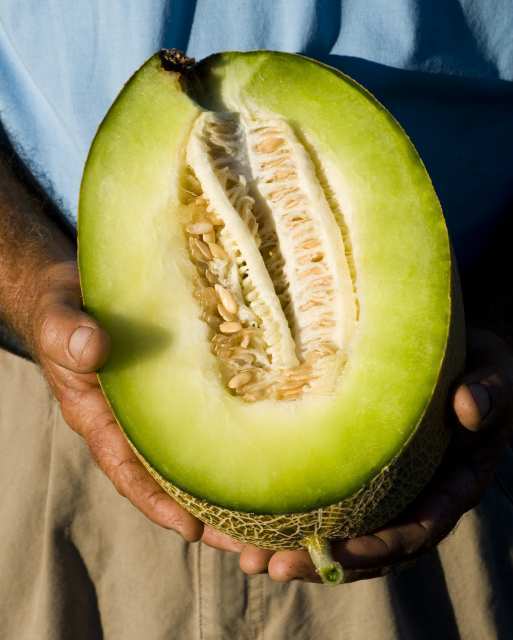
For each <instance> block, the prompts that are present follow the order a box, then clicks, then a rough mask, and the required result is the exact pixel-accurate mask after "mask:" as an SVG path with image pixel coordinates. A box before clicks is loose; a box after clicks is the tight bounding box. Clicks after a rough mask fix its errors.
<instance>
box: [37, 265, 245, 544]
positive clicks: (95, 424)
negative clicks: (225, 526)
mask: <svg viewBox="0 0 513 640" xmlns="http://www.w3.org/2000/svg"><path fill="white" fill-rule="evenodd" d="M40 277H41V278H42V279H44V281H45V282H44V286H43V287H42V294H41V295H40V299H39V301H38V304H37V306H36V313H35V315H34V318H33V339H32V344H33V345H34V351H35V354H34V355H35V357H36V358H37V360H38V361H39V363H40V365H41V367H42V369H43V372H44V374H45V376H46V378H47V380H48V382H49V383H50V385H51V388H52V390H53V392H54V394H55V396H56V397H57V399H58V401H59V403H60V406H61V410H62V414H63V416H64V418H65V420H66V422H67V423H68V424H69V426H70V427H71V428H72V429H73V430H74V431H76V432H77V433H78V434H80V435H81V436H82V437H83V438H84V439H85V441H86V442H87V445H88V446H89V449H90V450H91V453H92V455H93V457H94V459H95V460H96V462H97V463H98V465H99V466H100V468H101V469H102V470H103V471H104V472H105V474H106V475H107V476H108V477H109V478H110V480H111V481H112V483H113V484H114V486H115V487H116V489H117V491H118V492H119V493H120V494H121V495H122V496H125V497H126V498H128V499H129V500H130V502H132V504H134V505H135V506H136V507H137V508H138V509H139V510H140V511H142V512H143V513H144V514H145V515H146V516H147V517H148V518H149V519H150V520H152V521H153V522H155V523H156V524H159V525H161V526H163V527H166V528H170V529H175V530H176V531H178V532H179V533H180V534H181V535H182V536H183V537H184V538H185V539H186V540H189V541H193V540H198V539H200V538H202V539H203V540H204V541H205V542H206V543H207V544H211V545H212V546H215V547H217V548H221V549H225V550H233V551H238V550H239V549H240V548H241V545H239V544H238V543H236V542H235V541H232V540H231V539H230V538H228V537H227V536H223V535H222V534H218V533H217V532H215V531H213V530H211V529H210V528H208V527H206V528H205V529H204V528H203V525H202V524H201V523H200V522H199V521H198V520H197V519H196V518H194V517H193V516H192V515H190V514H189V513H187V511H185V510H184V509H182V508H181V507H180V506H179V505H178V504H177V503H176V502H175V501H174V500H172V499H171V498H170V497H169V496H168V495H167V494H166V493H165V492H164V491H163V490H162V489H161V488H160V487H159V486H158V484H157V483H156V482H155V481H154V480H153V478H152V477H151V476H150V475H149V474H148V473H147V471H146V470H145V469H144V467H143V466H142V465H141V463H140V462H139V461H138V459H137V458H136V456H135V455H134V453H133V451H132V449H131V448H130V447H129V445H128V443H127V441H126V439H125V437H124V435H123V434H122V432H121V430H120V429H119V427H118V425H117V423H116V421H115V419H114V416H113V414H112V412H111V410H110V408H109V406H108V405H107V403H106V401H105V399H104V397H103V394H102V392H101V389H100V387H99V384H98V380H97V377H96V374H95V371H96V370H97V369H98V368H99V367H101V365H102V364H103V363H104V362H105V360H106V359H107V357H108V354H109V336H108V335H107V334H106V333H105V331H104V330H103V329H101V328H100V327H99V326H98V324H97V322H96V321H95V320H94V319H93V318H91V316H89V315H87V314H86V313H84V312H83V311H82V310H81V298H80V287H79V282H78V274H77V269H76V266H75V264H74V262H64V263H59V264H56V265H53V266H51V267H49V268H48V269H46V270H45V272H44V273H42V274H40Z"/></svg>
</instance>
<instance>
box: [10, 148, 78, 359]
mask: <svg viewBox="0 0 513 640" xmlns="http://www.w3.org/2000/svg"><path fill="white" fill-rule="evenodd" d="M45 207H46V205H45V203H44V202H43V200H42V198H40V197H39V196H38V195H37V194H36V193H35V192H34V191H33V190H32V189H31V188H30V186H29V185H27V184H25V183H24V181H23V180H22V179H21V178H20V176H19V174H18V172H17V171H16V169H15V166H14V164H13V162H12V161H11V159H10V158H9V157H8V156H7V154H6V152H4V151H3V150H0V318H1V320H2V321H3V322H4V323H5V324H6V325H7V326H8V327H10V328H11V329H12V330H13V331H14V332H15V333H16V335H17V336H18V337H19V338H20V339H21V341H22V342H23V343H24V345H25V346H26V348H27V349H28V351H29V352H31V353H33V346H34V344H33V341H34V336H33V319H34V315H35V313H36V311H37V305H38V304H39V301H40V299H41V297H42V295H44V290H45V287H46V286H47V275H46V274H47V273H48V270H49V269H50V268H51V267H52V265H56V264H58V263H62V262H64V261H67V260H74V259H75V247H74V245H73V242H72V241H71V240H70V239H69V238H68V237H67V236H66V235H65V234H64V233H63V232H62V231H61V230H60V229H59V228H58V227H57V225H56V224H55V223H54V222H53V221H52V220H51V218H50V217H49V216H48V215H47V213H46V212H45Z"/></svg>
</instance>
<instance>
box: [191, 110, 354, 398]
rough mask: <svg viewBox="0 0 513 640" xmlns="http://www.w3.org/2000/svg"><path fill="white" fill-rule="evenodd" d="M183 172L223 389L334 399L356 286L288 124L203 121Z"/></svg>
mask: <svg viewBox="0 0 513 640" xmlns="http://www.w3.org/2000/svg"><path fill="white" fill-rule="evenodd" d="M184 173H185V176H186V177H185V180H184V183H185V184H184V186H183V193H184V203H185V204H186V205H188V207H189V209H190V220H189V221H188V223H187V224H186V225H185V230H186V233H187V236H188V245H189V250H190V255H191V259H192V261H193V263H194V264H195V266H196V275H197V278H196V281H195V286H194V295H195V296H196V298H197V299H198V300H199V302H200V304H201V307H202V318H203V319H204V320H205V322H207V324H208V325H209V327H210V330H211V331H210V334H211V335H210V340H211V343H212V350H213V353H215V354H216V356H217V357H218V359H219V362H220V369H221V373H222V375H223V378H224V380H225V383H226V385H227V387H228V389H231V390H233V392H234V393H236V394H238V395H240V396H241V398H242V399H243V400H246V401H250V402H251V401H256V400H261V399H264V398H266V399H275V400H289V401H292V400H298V399H300V398H301V397H302V395H303V394H305V393H306V394H309V393H318V394H319V393H324V394H326V393H333V391H334V389H335V386H336V383H337V380H338V376H339V375H340V372H341V370H342V367H343V364H344V363H345V361H346V353H347V349H348V346H349V341H350V336H351V334H352V331H353V326H354V323H355V320H356V317H355V316H356V312H355V303H354V282H353V281H352V280H351V274H350V271H349V266H348V263H347V259H346V252H345V249H344V239H343V238H342V232H341V229H340V227H339V226H338V225H337V223H336V221H335V217H334V215H333V212H332V210H331V208H330V205H329V202H328V199H327V198H326V195H325V193H324V191H323V189H322V187H321V184H320V182H319V180H318V178H317V175H316V170H315V165H314V162H313V160H312V158H311V157H310V155H309V154H308V153H307V151H306V150H305V148H304V147H303V145H301V144H300V142H299V141H298V139H297V137H296V136H295V135H294V132H293V131H292V128H291V127H290V125H289V124H288V123H287V122H286V121H285V120H284V119H282V118H277V117H276V116H274V115H273V114H270V113H266V114H262V113H259V112H251V111H249V110H248V109H246V112H245V113H233V112H232V113H230V112H228V113H226V112H225V113H212V112H206V113H205V114H202V115H200V116H199V117H198V118H197V120H196V122H195V124H194V127H193V130H192V133H191V136H190V139H189V142H188V146H187V169H186V171H185V172H184ZM338 209H339V210H340V207H338ZM348 241H349V240H348V238H347V237H346V242H348Z"/></svg>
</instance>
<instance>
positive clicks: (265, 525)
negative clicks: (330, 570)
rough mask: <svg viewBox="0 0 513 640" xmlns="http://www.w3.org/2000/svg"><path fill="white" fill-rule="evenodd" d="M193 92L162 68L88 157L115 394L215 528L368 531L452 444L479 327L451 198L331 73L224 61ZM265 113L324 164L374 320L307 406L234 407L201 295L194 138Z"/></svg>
mask: <svg viewBox="0 0 513 640" xmlns="http://www.w3.org/2000/svg"><path fill="white" fill-rule="evenodd" d="M283 77H286V78H287V89H286V91H284V90H283V88H282V78H283ZM188 82H190V84H191V87H192V88H191V90H190V93H191V95H193V96H194V98H193V97H191V96H190V95H187V93H186V92H185V90H184V87H185V85H184V83H183V82H182V81H181V79H180V74H178V73H172V72H169V71H165V70H164V69H162V67H161V65H160V60H159V58H158V56H155V57H154V58H152V59H150V61H149V62H148V63H147V64H146V65H145V66H144V67H143V68H142V69H141V70H140V71H139V72H138V73H137V74H136V76H134V78H133V79H132V80H131V81H130V83H129V84H128V85H127V86H126V88H125V90H124V91H123V93H122V94H121V95H120V97H119V98H118V100H117V101H116V103H115V105H114V106H113V107H112V109H111V111H110V112H109V115H108V116H107V118H106V119H105V121H104V122H103V124H102V126H101V127H100V130H99V133H98V135H97V137H96V139H95V142H94V144H93V147H92V149H91V152H90V155H89V158H88V162H87V166H86V170H85V174H84V180H83V183H82V189H81V197H80V206H79V263H80V274H81V283H82V288H83V295H84V302H85V306H86V308H87V310H88V311H90V312H91V313H93V315H94V316H95V317H96V318H98V320H99V321H100V322H101V323H102V324H103V325H104V326H105V328H106V329H107V330H108V331H109V332H110V333H111V336H112V339H113V352H112V357H111V359H110V360H109V362H108V363H107V365H106V366H105V368H104V370H103V371H102V372H101V374H100V381H101V384H102V387H103V389H104V391H105V393H106V395H107V398H108V400H109V402H110V404H111V406H112V407H113V410H114V412H115V415H116V417H117V419H118V420H119V422H120V424H121V425H122V428H123V429H124V431H125V433H126V434H127V436H128V438H129V440H130V442H131V444H132V445H133V446H134V447H135V449H136V450H137V452H138V455H140V456H141V458H142V459H143V460H144V463H145V465H146V466H147V468H149V469H150V470H151V473H152V474H153V475H154V477H156V478H157V480H158V481H159V482H160V483H161V485H162V486H164V487H165V488H166V490H167V491H168V492H169V493H170V494H171V495H173V496H174V497H176V498H177V499H178V501H179V502H181V503H182V504H184V505H185V506H187V508H189V509H190V510H191V511H192V512H193V513H195V514H196V515H198V516H199V517H201V518H202V519H203V520H204V521H207V522H209V523H211V524H213V525H214V526H217V527H219V528H222V529H223V530H227V531H228V533H230V534H231V535H234V537H236V538H238V539H242V540H246V541H251V542H254V543H256V544H259V545H260V546H267V547H269V548H276V547H280V546H281V547H282V548H292V547H294V546H297V545H298V544H299V542H300V541H301V540H302V539H303V538H304V537H305V535H308V534H310V533H313V532H316V531H321V533H322V534H323V535H325V534H326V535H329V536H340V535H344V536H345V535H354V534H355V533H356V532H361V531H363V530H369V527H370V528H372V527H373V526H374V525H375V524H376V523H377V522H379V523H382V522H383V521H386V519H387V518H388V517H391V514H394V515H395V513H396V512H397V509H398V508H399V506H401V508H402V507H404V505H405V504H406V503H407V502H408V501H409V500H411V499H412V498H413V497H414V495H415V493H416V492H417V491H418V490H419V489H420V488H421V486H422V484H423V483H425V482H426V481H427V479H428V478H429V477H430V475H431V474H432V472H433V469H434V468H435V465H436V464H437V463H438V461H439V459H440V456H441V455H442V452H443V450H444V448H445V446H446V443H447V438H448V436H447V430H446V429H445V427H444V425H443V408H444V406H445V401H446V395H447V389H448V385H449V383H450V381H451V379H452V378H453V377H454V374H455V372H457V371H458V369H459V367H460V366H461V360H462V347H461V321H460V320H458V321H457V320H455V319H454V318H457V317H458V316H457V314H455V313H454V305H455V304H456V303H455V298H456V297H457V286H456V287H455V285H454V284H453V285H451V277H454V269H453V265H452V260H451V255H450V247H449V242H448V238H447V231H446V228H445V225H444V221H443V216H442V214H441V210H440V205H439V203H438V200H437V198H436V195H435V193H434V190H433V188H432V185H431V183H430V181H429V178H428V176H427V173H426V171H425V169H424V167H423V165H422V163H421V162H420V160H419V158H418V156H417V154H416V152H415V150H414V149H413V147H412V145H411V144H410V143H409V141H408V139H407V138H406V136H405V135H404V133H403V132H402V131H401V130H400V128H399V127H398V125H397V124H396V123H395V121H394V120H393V119H392V118H391V116H390V115H389V114H388V113H387V112H386V111H385V110H384V109H383V108H382V107H381V106H380V105H378V104H377V103H376V102H375V101H374V100H373V99H371V98H370V97H369V95H368V94H367V93H366V92H365V91H364V90H362V89H361V88H360V87H358V86H357V85H356V84H355V83H354V82H352V81H350V80H348V79H346V78H344V77H342V75H341V74H340V73H338V72H335V71H333V70H331V69H328V68H325V67H322V66H321V65H319V64H317V63H314V62H311V61H307V60H304V59H300V58H298V57H296V56H291V55H288V54H269V53H250V54H239V53H237V54H220V55H218V56H214V57H212V58H210V59H207V60H206V61H203V62H202V63H201V64H200V65H198V66H197V68H196V69H195V70H194V72H193V75H192V76H191V78H188ZM311 87H315V91H312V89H311ZM318 95H319V96H320V95H324V96H329V100H326V101H324V102H322V101H319V100H318V99H317V96H318ZM255 107H257V108H259V109H261V111H262V112H270V113H273V114H275V115H276V116H277V117H279V118H283V119H285V120H286V121H287V122H288V123H289V124H290V125H291V126H292V127H293V129H294V131H296V133H297V134H298V136H299V138H300V139H301V141H302V143H303V145H304V147H305V148H306V149H310V150H311V151H312V153H313V155H312V157H313V158H314V161H315V162H316V163H317V164H316V171H317V172H318V175H319V176H320V177H322V178H323V179H324V180H325V181H326V182H327V184H328V185H329V191H330V192H332V194H333V198H334V199H335V201H336V202H337V210H336V211H334V213H335V218H336V220H337V223H338V228H339V229H340V233H341V234H342V236H343V237H344V240H347V241H348V242H345V246H346V249H348V251H350V255H349V256H347V263H346V267H345V268H346V269H347V270H348V271H350V270H351V269H353V268H354V270H355V273H354V274H353V276H354V284H355V292H356V296H357V302H358V307H359V309H358V311H359V317H358V321H357V323H356V324H355V328H354V333H353V334H352V335H351V338H350V340H348V341H347V342H346V344H347V345H348V348H349V352H348V354H347V363H346V365H345V367H344V369H343V373H342V375H341V376H340V379H339V382H338V384H337V388H336V391H335V392H334V393H332V394H327V395H325V396H323V395H320V396H318V397H311V398H307V399H305V400H302V401H300V402H297V403H293V402H286V403H280V402H267V401H263V402H259V403H253V404H248V403H244V402H242V401H241V400H240V399H239V398H236V397H233V396H231V395H229V394H228V393H227V392H226V389H225V387H224V386H223V384H222V383H221V381H220V377H219V372H218V368H217V362H216V359H215V357H214V356H213V354H212V353H211V351H210V350H209V344H208V340H207V328H206V326H205V324H204V323H203V322H202V321H201V319H200V318H199V317H198V306H197V303H196V301H195V300H194V298H193V297H192V295H191V282H192V279H193V276H194V271H193V267H192V265H191V262H190V259H189V256H188V253H187V247H186V243H185V237H184V233H183V227H184V224H185V223H186V219H185V212H184V207H183V205H182V198H181V193H180V188H181V184H182V179H183V175H182V172H183V168H184V166H185V163H186V153H187V151H186V150H187V145H188V142H189V140H190V136H191V132H192V131H193V127H194V125H195V123H196V122H197V121H198V118H199V117H200V116H201V114H202V113H203V112H204V110H206V109H213V110H217V111H221V110H224V111H226V110H232V111H237V110H238V111H244V110H246V109H248V108H252V109H254V108H255ZM325 193H326V191H325ZM332 210H333V207H332ZM337 216H338V217H337ZM120 265H121V267H122V268H119V267H120ZM346 281H347V280H346ZM451 287H452V288H451ZM349 293H350V292H349ZM347 295H348V294H346V296H345V297H346V299H347ZM451 322H452V324H451ZM455 323H456V328H454V327H455ZM450 326H452V327H453V333H452V334H451V336H452V337H449V328H450ZM448 354H450V357H449V355H448ZM444 363H445V364H444ZM415 452H416V453H415ZM400 454H402V455H400ZM394 487H395V489H394ZM399 487H402V488H399ZM391 492H392V493H394V492H395V498H390V497H389V496H390V493H391ZM198 496H200V498H199V497H198ZM212 505H216V506H212ZM320 507H323V508H322V509H320ZM277 514H278V515H277ZM279 514H282V515H279ZM290 514H295V516H297V517H292V516H291V515H290ZM344 514H346V515H347V517H346V515H344ZM358 514H359V515H358ZM376 526H378V525H376ZM266 532H267V533H266Z"/></svg>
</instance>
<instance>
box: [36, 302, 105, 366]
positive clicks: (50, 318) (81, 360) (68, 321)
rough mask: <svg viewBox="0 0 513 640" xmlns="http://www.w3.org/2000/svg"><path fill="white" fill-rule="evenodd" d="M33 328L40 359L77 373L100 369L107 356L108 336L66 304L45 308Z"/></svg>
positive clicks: (59, 303)
mask: <svg viewBox="0 0 513 640" xmlns="http://www.w3.org/2000/svg"><path fill="white" fill-rule="evenodd" d="M38 325H39V326H38V328H36V344H37V349H38V353H39V357H40V359H50V360H51V361H53V362H55V363H56V364H59V365H61V366H62V367H65V368H66V369H69V370H71V371H74V372H76V373H89V372H92V371H96V370H97V369H98V368H99V367H101V366H102V365H103V364H104V362H105V360H106V359H107V357H108V355H109V349H110V340H109V336H108V334H107V333H106V332H105V331H104V330H103V329H102V328H101V327H100V326H99V325H98V323H97V322H96V321H95V320H94V319H93V318H91V316H89V315H87V314H86V313H84V312H83V311H81V310H80V309H77V308H75V307H74V306H72V305H70V304H69V303H66V302H55V303H53V304H52V305H50V306H47V307H46V308H45V310H44V312H43V313H42V314H41V316H40V320H39V323H38Z"/></svg>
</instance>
